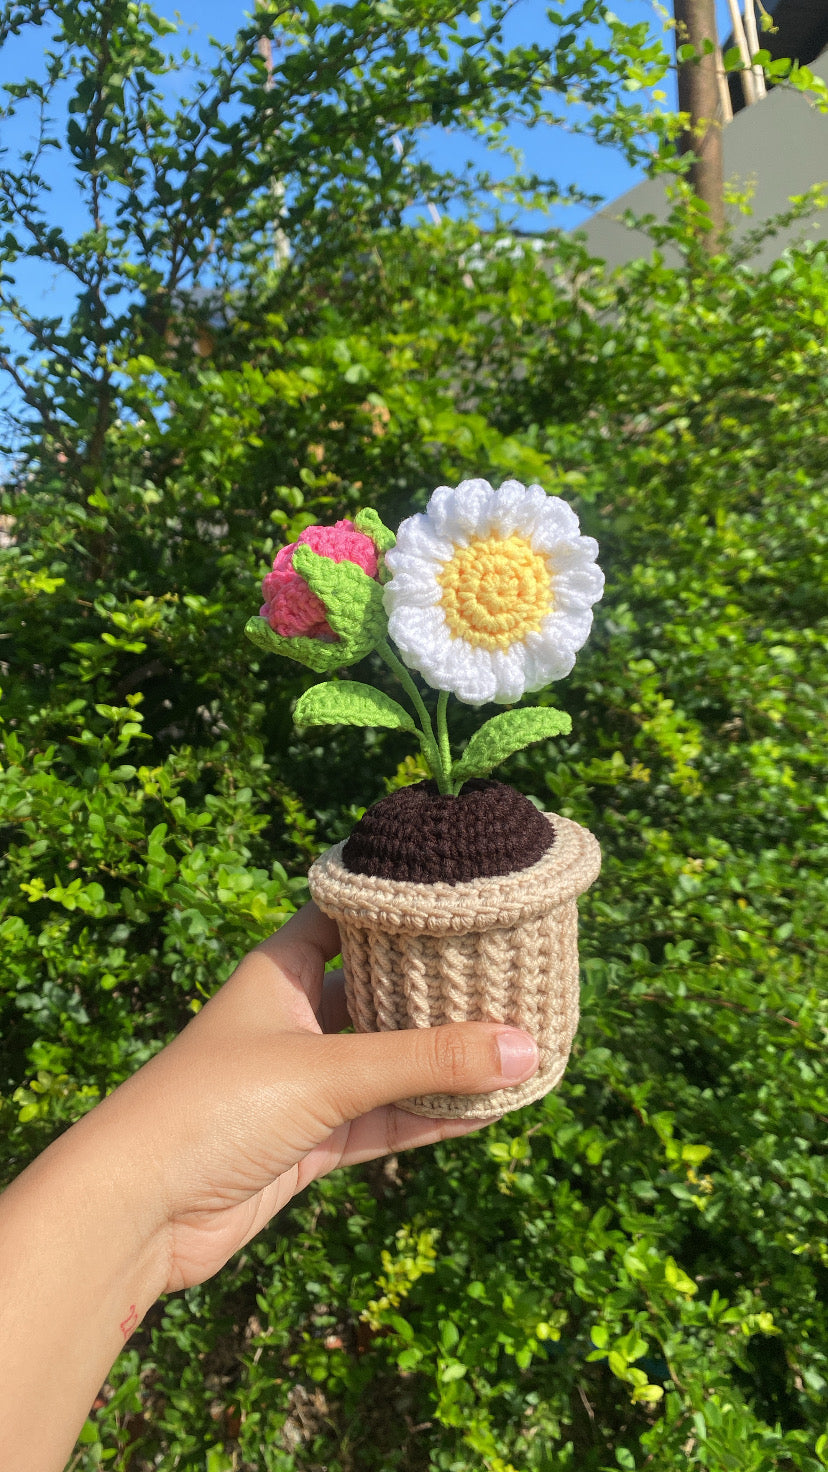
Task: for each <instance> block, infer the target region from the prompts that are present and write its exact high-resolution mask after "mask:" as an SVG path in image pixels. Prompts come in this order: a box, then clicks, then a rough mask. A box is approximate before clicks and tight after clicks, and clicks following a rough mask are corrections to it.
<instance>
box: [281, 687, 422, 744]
mask: <svg viewBox="0 0 828 1472" xmlns="http://www.w3.org/2000/svg"><path fill="white" fill-rule="evenodd" d="M293 719H294V720H295V722H296V724H297V726H388V727H390V728H391V729H392V730H396V731H416V729H417V728H416V726H415V725H414V722H413V721H412V719H411V717H410V715H409V714H408V712H407V711H406V710H404V709H403V707H402V706H401V705H398V704H397V701H396V700H392V699H391V696H390V695H384V694H383V692H382V691H381V690H374V689H373V687H372V686H371V685H362V684H360V683H359V681H358V680H340V681H338V682H337V683H336V684H332V685H312V686H311V688H310V690H306V691H305V693H304V695H301V696H300V697H299V699H298V700H297V702H296V709H295V711H294V713H293Z"/></svg>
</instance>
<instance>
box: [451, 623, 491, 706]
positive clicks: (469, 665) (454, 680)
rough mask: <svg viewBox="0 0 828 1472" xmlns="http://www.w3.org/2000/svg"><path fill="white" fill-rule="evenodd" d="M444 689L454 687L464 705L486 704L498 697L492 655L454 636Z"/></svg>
mask: <svg viewBox="0 0 828 1472" xmlns="http://www.w3.org/2000/svg"><path fill="white" fill-rule="evenodd" d="M440 688H441V689H445V690H451V691H452V692H453V694H455V695H456V696H457V699H458V700H462V701H463V703H464V705H485V704H486V702H487V701H489V700H494V698H495V688H496V685H495V676H494V671H493V669H492V657H491V655H490V653H489V651H488V650H487V649H480V648H479V647H477V646H474V645H471V644H468V643H467V642H466V640H465V639H453V640H452V642H451V646H450V658H449V659H448V660H447V661H446V670H445V674H444V678H443V681H442V683H441V687H440Z"/></svg>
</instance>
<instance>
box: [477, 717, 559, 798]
mask: <svg viewBox="0 0 828 1472" xmlns="http://www.w3.org/2000/svg"><path fill="white" fill-rule="evenodd" d="M571 730H572V719H571V717H570V716H568V715H567V714H566V712H565V711H562V710H553V709H552V708H551V707H530V708H529V709H528V710H506V711H503V712H502V714H501V715H499V716H492V719H491V720H490V721H487V722H486V724H485V726H481V727H480V730H479V731H475V733H474V735H473V736H472V738H471V741H470V742H469V744H468V746H467V747H466V750H465V751H464V752H463V755H462V756H461V757H460V758H459V760H458V761H456V762H455V763H454V766H453V767H452V769H451V776H452V781H454V782H467V781H468V780H469V778H470V777H485V776H486V775H487V773H489V772H490V771H491V770H492V768H493V767H496V766H497V765H498V764H499V763H500V762H503V761H505V760H506V758H507V757H508V756H511V755H512V753H513V752H515V751H520V750H521V749H522V748H523V747H524V746H529V745H530V743H531V742H533V741H544V740H546V738H547V737H549V736H561V735H567V734H568V733H569V732H570V731H571Z"/></svg>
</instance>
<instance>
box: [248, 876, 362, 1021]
mask: <svg viewBox="0 0 828 1472" xmlns="http://www.w3.org/2000/svg"><path fill="white" fill-rule="evenodd" d="M341 949H342V943H341V941H340V939H339V931H338V929H337V926H336V923H335V921H333V920H330V919H329V918H328V916H327V915H323V913H322V911H321V910H320V909H319V907H318V906H317V905H315V904H314V902H313V900H311V901H310V902H309V903H308V904H307V905H303V906H302V908H301V910H297V911H296V914H295V915H291V917H290V919H289V920H288V921H287V924H285V925H283V926H282V928H281V930H277V931H275V932H274V934H273V935H269V936H268V938H267V940H263V941H262V942H261V944H260V945H258V946H256V950H255V951H254V952H253V954H254V955H255V954H256V952H261V953H262V954H263V955H265V956H267V958H268V960H270V961H273V963H274V964H275V965H276V966H278V968H279V970H280V971H281V972H282V974H283V976H286V977H287V978H288V980H289V981H291V982H292V983H293V984H294V985H295V986H298V987H299V988H301V990H302V991H303V992H304V993H305V995H306V997H307V998H308V1000H309V1002H310V1004H311V1007H312V1008H313V1010H314V1012H315V1011H316V1010H317V1009H318V1007H319V1004H320V1001H321V999H322V980H323V975H324V970H325V964H326V962H328V961H332V960H333V959H334V957H335V956H338V955H339V952H340V950H341Z"/></svg>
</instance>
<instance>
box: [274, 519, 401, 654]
mask: <svg viewBox="0 0 828 1472" xmlns="http://www.w3.org/2000/svg"><path fill="white" fill-rule="evenodd" d="M293 568H294V571H295V572H298V573H299V576H300V577H302V578H304V580H305V582H306V583H307V585H308V587H309V588H310V590H311V592H312V593H315V594H316V596H317V598H318V599H319V600H320V602H322V603H323V604H324V605H325V614H326V617H327V620H328V623H329V624H330V626H331V628H332V629H333V631H334V633H335V634H337V635H338V637H339V641H340V642H339V650H340V660H339V663H340V664H341V665H342V664H356V662H357V660H359V659H364V658H365V655H366V654H370V653H371V650H372V649H376V647H377V645H378V644H381V643H382V641H383V639H384V638H385V636H386V633H387V631H388V617H387V615H386V612H385V608H384V607H383V602H382V588H381V587H380V585H379V583H378V582H377V581H376V579H375V578H371V577H369V576H368V574H367V572H364V571H363V569H362V568H361V567H358V566H357V564H356V563H355V562H347V561H345V562H332V561H331V559H330V557H323V556H322V555H321V554H320V553H319V552H314V551H313V550H312V548H310V547H306V546H302V545H300V546H298V547H297V548H296V551H295V552H294V554H293Z"/></svg>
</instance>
